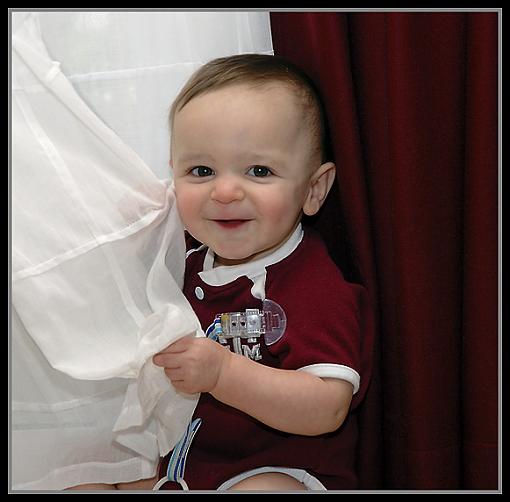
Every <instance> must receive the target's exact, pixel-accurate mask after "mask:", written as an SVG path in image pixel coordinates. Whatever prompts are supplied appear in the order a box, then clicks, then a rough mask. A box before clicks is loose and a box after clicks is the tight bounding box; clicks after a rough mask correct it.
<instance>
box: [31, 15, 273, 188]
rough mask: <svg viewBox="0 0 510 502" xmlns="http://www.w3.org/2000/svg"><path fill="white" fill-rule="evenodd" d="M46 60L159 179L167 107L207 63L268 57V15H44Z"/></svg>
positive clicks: (164, 172)
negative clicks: (249, 54)
mask: <svg viewBox="0 0 510 502" xmlns="http://www.w3.org/2000/svg"><path fill="white" fill-rule="evenodd" d="M39 21H40V26H41V34H42V38H43V40H44V43H45V45H46V47H47V49H48V52H49V53H50V55H51V57H52V58H53V59H54V60H56V61H59V62H60V63H61V69H62V71H63V72H64V73H65V75H66V76H67V77H68V79H69V80H70V82H71V83H72V84H73V86H74V88H75V89H76V91H77V92H78V94H80V96H81V97H82V98H83V100H84V101H85V102H86V103H87V104H88V105H89V106H90V107H91V109H92V110H93V111H94V112H95V113H96V114H97V115H98V116H99V117H100V118H101V119H102V120H103V121H104V122H105V123H106V124H107V125H108V126H109V127H111V128H112V129H113V130H114V131H115V132H116V133H117V134H118V135H119V137H120V138H121V139H122V140H123V141H124V142H125V143H127V144H128V145H129V146H131V148H133V150H134V151H135V152H136V153H137V154H138V155H139V156H140V157H141V158H142V159H143V160H144V161H145V163H146V164H147V165H148V166H149V167H150V168H151V169H152V170H153V171H154V172H155V173H156V175H157V176H158V177H159V178H161V179H164V178H167V177H168V149H169V133H168V127H167V115H168V111H169V106H170V103H171V101H172V100H173V98H174V97H175V95H176V94H177V92H178V91H179V89H180V87H181V86H182V85H183V84H184V82H185V81H186V80H187V79H188V77H189V76H190V75H191V73H192V72H193V71H194V70H196V69H197V68H198V67H199V66H200V65H201V64H203V63H205V62H207V61H209V60H210V59H213V58H216V57H221V56H227V55H231V54H241V53H246V52H258V53H266V54H272V53H273V52H272V44H271V33H270V26H269V13H268V12H41V13H40V14H39Z"/></svg>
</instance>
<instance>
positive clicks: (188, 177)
mask: <svg viewBox="0 0 510 502" xmlns="http://www.w3.org/2000/svg"><path fill="white" fill-rule="evenodd" d="M312 151H313V149H312V137H311V134H310V132H309V131H308V130H307V124H306V121H305V120H304V114H303V111H302V108H301V106H299V104H298V102H297V100H296V98H295V96H294V94H293V92H292V91H291V90H290V89H288V88H287V87H286V86H283V85H278V84H275V85H272V86H271V87H268V86H265V87H262V88H252V87H248V86H246V85H235V86H230V87H226V88H222V89H219V90H215V91H211V92H209V93H206V94H203V95H200V96H198V97H195V98H194V99H192V100H191V101H190V102H189V103H187V104H186V105H185V107H184V108H183V109H182V110H181V111H179V112H178V113H177V114H176V116H175V119H174V127H173V137H172V161H171V164H172V168H173V175H174V181H175V190H176V198H177V207H178V209H179V213H180V215H181V218H182V221H183V223H184V226H185V227H186V229H187V230H188V231H189V232H190V233H191V235H193V236H194V237H195V238H196V239H198V240H199V241H200V242H203V243H204V244H207V245H208V246H209V247H210V248H211V249H212V250H213V251H214V252H215V254H216V264H220V265H234V264H239V263H247V262H250V261H252V260H254V259H257V258H260V257H262V256H264V255H266V254H269V253H271V252H272V251H274V250H275V249H277V248H278V247H279V246H280V245H281V244H283V243H284V242H285V241H286V240H287V238H288V237H290V235H291V234H292V232H293V230H294V229H295V228H296V225H297V223H298V222H299V220H300V218H301V211H302V210H303V209H304V208H305V206H306V200H307V194H308V191H309V186H310V178H311V175H312V173H313V171H314V169H313V165H311V162H313V160H312V159H313V158H314V157H315V156H314V155H312ZM317 167H318V166H317Z"/></svg>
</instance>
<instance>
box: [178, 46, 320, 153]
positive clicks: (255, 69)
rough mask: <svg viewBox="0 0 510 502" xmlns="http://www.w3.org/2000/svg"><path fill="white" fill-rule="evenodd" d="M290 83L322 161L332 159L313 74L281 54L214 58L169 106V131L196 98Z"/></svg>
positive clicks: (194, 75) (191, 78) (191, 79)
mask: <svg viewBox="0 0 510 502" xmlns="http://www.w3.org/2000/svg"><path fill="white" fill-rule="evenodd" d="M275 82H277V83H278V82H280V83H283V84H287V85H288V86H289V87H290V88H291V89H292V90H293V91H295V95H296V97H297V98H298V99H299V100H300V101H301V104H302V106H303V110H304V112H305V113H304V115H305V117H306V119H307V120H308V121H309V123H310V132H311V133H312V134H313V136H314V139H315V141H316V144H317V150H318V151H319V152H320V156H321V160H322V162H325V161H326V160H329V159H328V158H327V157H328V156H329V153H328V148H327V132H326V127H327V126H326V118H325V112H324V107H323V105H322V101H321V98H320V95H319V93H318V92H317V90H316V88H315V85H314V83H313V82H312V80H311V79H310V77H309V76H308V75H307V74H306V73H305V72H304V71H303V70H301V69H300V68H298V67H297V66H296V65H294V64H292V63H291V62H289V61H287V60H285V59H283V58H281V57H279V56H269V55H265V54H240V55H235V56H227V57H222V58H217V59H213V60H212V61H209V62H208V63H206V64H205V65H203V66H201V67H200V68H199V69H198V70H197V71H196V72H195V73H194V74H193V75H192V76H191V77H190V79H189V80H188V81H187V83H186V84H185V85H184V87H183V88H182V89H181V91H180V92H179V94H178V95H177V97H176V98H175V100H174V102H173V104H172V107H171V109H170V117H169V122H170V130H172V129H173V123H174V118H175V115H176V113H178V112H179V111H180V110H182V109H183V108H184V107H185V106H186V104H188V103H189V102H190V101H191V100H192V99H193V98H195V97H197V96H200V95H201V94H205V93H207V92H210V91H214V90H218V89H220V88H223V87H227V86H229V85H235V84H248V85H253V86H258V85H260V86H264V85H270V84H272V83H275Z"/></svg>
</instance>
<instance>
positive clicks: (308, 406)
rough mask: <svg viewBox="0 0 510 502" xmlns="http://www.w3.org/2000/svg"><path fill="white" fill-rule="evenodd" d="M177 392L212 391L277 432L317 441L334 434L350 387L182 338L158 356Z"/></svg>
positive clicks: (347, 402) (349, 396)
mask: <svg viewBox="0 0 510 502" xmlns="http://www.w3.org/2000/svg"><path fill="white" fill-rule="evenodd" d="M154 363H155V364H156V365H158V366H162V367H164V368H165V373H166V374H167V376H168V377H169V378H170V380H171V381H172V384H173V385H174V386H175V388H176V389H177V390H179V391H182V392H185V393H190V394H193V393H196V392H209V393H210V394H212V395H213V396H214V397H215V398H216V399H218V400H219V401H221V402H223V403H225V404H228V405H230V406H232V407H234V408H236V409H238V410H241V411H243V412H245V413H247V414H248V415H250V416H252V417H254V418H256V419H257V420H259V421H261V422H263V423H265V424H266V425H268V426H270V427H273V428H275V429H278V430H281V431H284V432H289V433H292V434H302V435H308V436H314V435H318V434H323V433H326V432H331V431H334V430H336V429H337V428H338V427H339V426H340V425H341V424H342V422H343V421H344V419H345V416H346V415H347V412H348V411H349V406H350V403H351V399H352V385H351V384H350V383H348V382H346V381H344V380H339V379H333V378H326V379H322V378H319V377H316V376H314V375H312V374H310V373H306V372H304V371H295V370H282V369H276V368H271V367H269V366H265V365H263V364H260V363H256V362H255V361H252V360H251V359H248V358H247V357H244V356H241V355H239V354H235V353H233V352H230V351H229V350H228V348H226V347H223V346H221V345H220V344H218V343H216V342H213V341H212V340H209V339H208V338H194V337H184V338H181V339H180V340H178V341H177V342H175V343H173V344H172V345H170V346H169V347H167V348H166V349H165V350H164V351H163V352H161V353H159V354H157V355H156V356H154Z"/></svg>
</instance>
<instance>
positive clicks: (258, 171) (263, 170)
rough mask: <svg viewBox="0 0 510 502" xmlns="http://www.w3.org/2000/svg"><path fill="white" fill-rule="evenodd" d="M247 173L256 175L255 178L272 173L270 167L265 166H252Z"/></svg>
mask: <svg viewBox="0 0 510 502" xmlns="http://www.w3.org/2000/svg"><path fill="white" fill-rule="evenodd" d="M248 174H249V175H250V176H256V177H257V178H265V177H267V176H271V175H272V174H273V173H272V172H271V169H269V167H266V166H252V167H250V169H249V170H248Z"/></svg>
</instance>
